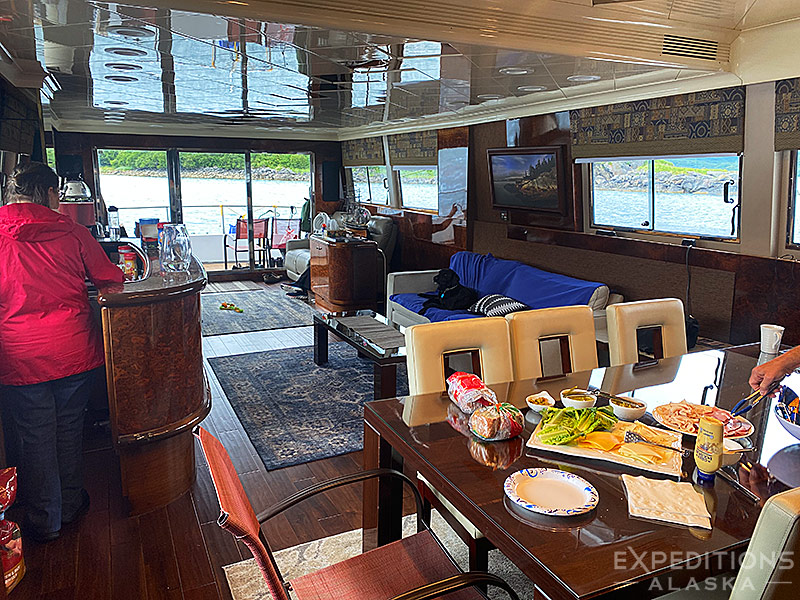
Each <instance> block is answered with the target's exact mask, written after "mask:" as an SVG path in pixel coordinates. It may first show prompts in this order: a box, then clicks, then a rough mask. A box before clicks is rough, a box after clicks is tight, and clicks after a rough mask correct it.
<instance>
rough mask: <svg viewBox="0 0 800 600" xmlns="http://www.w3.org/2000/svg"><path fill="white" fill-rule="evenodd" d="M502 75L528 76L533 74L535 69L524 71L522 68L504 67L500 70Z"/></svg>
mask: <svg viewBox="0 0 800 600" xmlns="http://www.w3.org/2000/svg"><path fill="white" fill-rule="evenodd" d="M498 72H499V73H500V74H501V75H527V74H528V73H533V69H523V68H522V67H503V68H502V69H498Z"/></svg>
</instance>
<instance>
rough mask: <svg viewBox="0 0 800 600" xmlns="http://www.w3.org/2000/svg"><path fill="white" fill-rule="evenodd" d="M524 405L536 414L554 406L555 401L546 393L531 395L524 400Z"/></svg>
mask: <svg viewBox="0 0 800 600" xmlns="http://www.w3.org/2000/svg"><path fill="white" fill-rule="evenodd" d="M537 400H538V402H537ZM525 403H526V404H527V405H528V407H529V408H530V409H531V410H535V411H536V412H538V413H540V412H542V411H543V410H544V409H545V408H550V407H551V406H555V405H556V401H555V399H554V398H553V397H552V396H551V395H550V394H548V393H547V392H539V393H538V394H531V395H530V396H528V397H527V398H525Z"/></svg>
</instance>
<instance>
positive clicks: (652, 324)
mask: <svg viewBox="0 0 800 600" xmlns="http://www.w3.org/2000/svg"><path fill="white" fill-rule="evenodd" d="M606 316H607V321H608V353H609V361H610V363H611V366H612V367H613V366H615V365H624V364H630V363H638V362H639V340H638V334H637V332H638V331H639V330H652V332H653V348H654V350H653V351H654V357H655V358H669V357H671V356H680V355H681V354H686V322H685V318H684V313H683V302H681V301H680V300H679V299H677V298H660V299H656V300H640V301H638V302H620V303H618V304H611V305H609V306H607V307H606Z"/></svg>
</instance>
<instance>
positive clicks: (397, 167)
mask: <svg viewBox="0 0 800 600" xmlns="http://www.w3.org/2000/svg"><path fill="white" fill-rule="evenodd" d="M392 170H393V171H395V172H396V173H397V188H398V196H399V203H400V208H402V209H403V210H408V211H415V212H422V213H430V214H438V213H439V165H438V163H434V164H424V165H392ZM430 170H433V171H436V206H435V207H434V208H425V207H424V206H414V205H413V204H407V203H406V199H405V194H404V193H403V175H402V174H403V171H430Z"/></svg>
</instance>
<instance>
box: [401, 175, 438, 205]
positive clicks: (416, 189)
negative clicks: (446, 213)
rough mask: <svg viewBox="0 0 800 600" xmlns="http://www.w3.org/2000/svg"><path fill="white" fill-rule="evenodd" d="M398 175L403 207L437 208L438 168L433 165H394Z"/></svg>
mask: <svg viewBox="0 0 800 600" xmlns="http://www.w3.org/2000/svg"><path fill="white" fill-rule="evenodd" d="M395 170H396V171H397V172H398V174H399V175H400V177H399V179H400V197H401V198H402V206H403V208H421V209H424V210H433V211H438V210H439V186H438V181H437V180H438V168H437V167H436V165H433V166H414V167H395Z"/></svg>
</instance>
